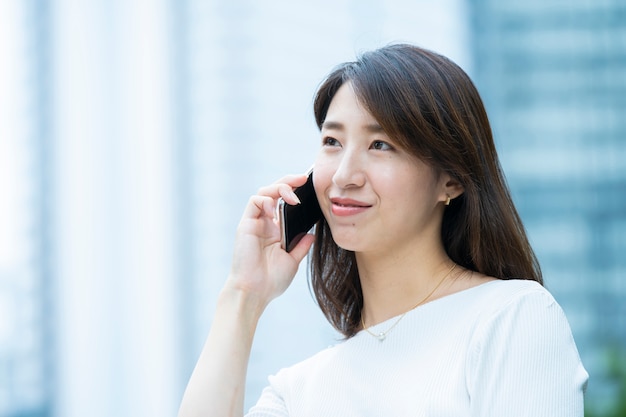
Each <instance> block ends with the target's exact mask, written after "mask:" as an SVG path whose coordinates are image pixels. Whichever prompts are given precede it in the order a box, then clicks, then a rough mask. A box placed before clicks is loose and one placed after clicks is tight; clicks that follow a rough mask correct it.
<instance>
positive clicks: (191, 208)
mask: <svg viewBox="0 0 626 417" xmlns="http://www.w3.org/2000/svg"><path fill="white" fill-rule="evenodd" d="M391 42H410V43H415V44H418V45H421V46H424V47H427V48H430V49H433V50H436V51H438V52H440V53H443V54H444V55H447V56H448V57H450V58H451V59H453V60H454V61H456V62H457V63H458V64H459V65H461V66H462V67H463V68H464V69H465V70H466V71H467V72H468V73H469V74H470V76H471V77H472V78H473V79H474V80H475V82H476V84H477V87H478V89H479V90H480V92H481V94H482V96H483V98H484V100H485V103H486V106H487V109H488V112H489V115H490V118H491V121H492V124H493V129H494V132H495V137H496V142H497V146H498V148H499V151H500V156H501V160H502V164H503V167H504V171H505V173H506V175H507V178H508V180H509V183H510V186H511V189H512V192H513V195H514V198H515V201H516V203H517V205H518V208H519V210H520V212H521V214H522V217H523V219H524V221H525V224H526V226H527V228H528V232H529V235H530V238H531V240H532V243H533V245H534V247H535V249H536V251H537V253H538V256H539V258H540V261H541V263H542V266H543V269H544V276H545V280H546V286H547V287H548V288H549V289H550V290H551V291H552V293H553V294H554V296H555V297H556V299H557V301H558V302H559V303H560V304H561V305H562V306H563V308H564V310H565V312H566V314H567V316H568V318H569V320H570V323H571V326H572V330H573V333H574V337H575V339H576V342H577V344H578V348H579V351H580V354H581V357H582V360H583V362H584V364H585V366H586V368H587V369H588V371H589V373H590V374H591V378H590V382H589V387H588V391H587V401H586V403H587V411H586V415H587V416H590V417H595V416H599V417H602V416H604V417H613V416H626V2H625V1H624V0H567V1H566V0H551V1H545V0H525V1H523V2H520V1H514V0H507V1H503V0H441V1H438V2H432V1H426V0H411V1H409V0H406V1H402V0H389V1H383V0H378V1H377V0H358V1H357V0H318V1H303V2H286V1H278V0H265V1H263V2H254V1H251V0H229V1H217V0H180V1H174V0H124V1H122V0H85V1H71V0H57V1H53V0H0V417H18V416H20V417H26V416H29V417H34V416H50V417H79V416H80V417H83V416H86V415H88V416H91V417H99V416H103V417H104V416H107V417H110V416H118V417H122V416H134V417H137V416H151V417H160V416H163V417H165V416H172V415H175V414H176V410H177V407H178V404H179V401H180V398H181V396H182V392H183V390H184V387H185V384H186V381H187V378H188V377H189V375H190V373H191V370H192V368H193V365H194V363H195V360H196V358H197V356H198V354H199V352H200V349H201V347H202V344H203V341H204V338H205V336H206V334H207V332H208V329H209V327H210V324H211V317H212V311H213V309H214V303H215V299H216V296H217V293H218V291H219V289H220V288H221V285H222V283H223V282H224V279H225V278H226V275H227V273H228V268H229V259H230V255H231V247H232V242H233V235H234V230H235V228H236V224H237V222H238V219H239V216H240V214H241V212H242V210H243V207H244V205H245V203H246V201H247V199H248V196H249V195H250V194H251V193H254V192H255V191H256V190H257V189H258V188H259V187H261V186H262V185H265V184H267V183H269V182H272V181H274V180H276V179H277V178H279V177H281V176H283V175H284V174H286V173H298V172H303V171H304V170H306V169H307V168H308V167H309V165H310V164H311V163H312V161H313V159H314V157H315V154H316V151H317V147H318V140H319V139H318V134H317V131H316V128H315V123H314V120H313V116H312V109H311V107H312V106H311V104H312V98H313V94H314V92H315V89H316V87H317V85H318V84H319V83H320V81H321V80H322V78H323V77H324V76H325V75H326V74H327V73H328V72H329V71H330V69H331V68H332V67H333V66H334V65H336V64H338V63H340V62H343V61H348V60H352V59H354V57H355V56H356V54H358V53H359V52H360V51H364V50H367V49H371V48H375V47H379V46H382V45H385V44H387V43H391ZM338 339H339V336H338V335H337V334H336V333H335V332H334V331H333V330H332V329H331V328H330V326H329V325H328V324H327V323H326V322H325V320H324V318H323V317H322V315H321V313H319V311H318V309H317V307H316V306H315V303H314V302H313V300H312V297H311V296H310V294H309V290H308V287H307V283H306V267H305V265H303V266H302V267H301V270H300V272H299V274H298V276H297V277H296V280H295V282H294V285H293V286H292V287H291V288H290V289H289V290H288V291H287V293H286V294H285V295H284V296H283V297H282V298H280V299H278V300H276V301H275V302H274V303H273V304H272V305H271V306H270V308H269V309H268V311H267V314H266V315H265V316H264V317H263V319H262V321H261V323H260V326H259V331H258V334H257V337H256V340H255V345H254V348H253V352H252V358H251V363H250V368H249V380H248V387H247V396H246V404H247V405H248V406H249V405H250V404H253V403H254V402H255V400H256V398H257V396H258V395H259V393H260V391H261V389H262V387H263V386H264V385H265V384H266V380H267V376H268V375H269V374H272V373H275V372H276V371H277V370H278V369H280V368H281V367H284V366H288V365H290V364H292V363H294V362H296V361H298V360H301V359H304V358H305V357H307V356H309V355H311V354H313V353H314V352H316V351H318V350H319V349H321V348H324V347H326V346H328V345H330V344H334V343H337V341H338Z"/></svg>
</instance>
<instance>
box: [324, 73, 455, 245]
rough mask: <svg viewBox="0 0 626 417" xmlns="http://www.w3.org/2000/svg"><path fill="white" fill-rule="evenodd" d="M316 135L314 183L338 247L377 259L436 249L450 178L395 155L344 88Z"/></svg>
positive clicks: (398, 153)
mask: <svg viewBox="0 0 626 417" xmlns="http://www.w3.org/2000/svg"><path fill="white" fill-rule="evenodd" d="M321 135H322V146H321V149H320V152H319V155H318V157H317V160H316V162H315V169H314V173H313V176H314V177H313V182H314V184H315V192H316V194H317V197H318V200H319V202H320V206H321V208H322V211H323V213H324V216H325V218H326V220H327V221H328V224H329V226H330V230H331V232H332V235H333V239H334V240H335V242H336V243H337V245H339V246H340V247H342V248H344V249H347V250H352V251H356V252H368V251H376V252H378V253H380V254H382V253H385V252H387V251H396V250H398V249H402V248H404V249H407V248H409V249H410V248H411V247H414V246H412V245H424V244H432V243H437V242H439V243H440V242H441V237H440V229H441V217H442V213H443V201H445V199H446V191H447V189H446V183H447V182H448V180H449V176H448V175H447V174H441V175H437V174H436V172H435V170H434V169H433V168H431V167H430V166H429V165H427V164H425V163H423V162H422V161H420V160H419V159H417V158H416V157H414V156H412V155H410V154H409V153H408V152H406V151H405V150H402V149H400V148H399V147H398V146H397V145H396V143H395V142H394V140H393V138H390V137H388V136H387V134H386V133H385V132H384V131H383V130H382V129H381V127H380V125H379V124H378V122H377V121H376V120H375V119H374V118H373V117H372V115H371V114H370V113H368V112H367V111H366V110H365V109H364V107H362V106H361V104H360V103H359V102H358V99H357V97H356V95H355V93H354V91H353V89H352V85H351V84H350V83H346V84H344V85H342V86H341V88H340V89H339V90H338V91H337V93H336V94H335V96H334V98H333V99H332V101H331V103H330V107H329V109H328V113H327V115H326V119H325V121H324V123H323V125H322V129H321ZM429 242H430V243H429Z"/></svg>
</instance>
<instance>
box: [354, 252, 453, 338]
mask: <svg viewBox="0 0 626 417" xmlns="http://www.w3.org/2000/svg"><path fill="white" fill-rule="evenodd" d="M454 268H456V263H455V264H453V265H452V268H450V269H449V270H448V272H447V273H446V274H445V275H444V276H443V278H441V281H439V283H438V284H437V285H436V286H435V288H433V290H432V291H431V292H430V293H428V295H427V296H426V297H425V298H424V299H423V300H422V301H420V302H419V303H417V304H415V305H414V306H413V307H411V308H410V309H408V310H407V311H405V312H404V313H402V315H401V316H400V317H398V320H396V322H395V323H394V324H392V325H391V327H390V328H388V329H387V330H385V331H384V332H380V333H378V334H376V333H374V332H372V331H370V329H369V328H367V327H365V321H364V320H363V313H361V325H362V326H363V330H365V331H366V332H368V333H369V334H370V335H372V336H374V337H375V338H376V339H378V341H380V342H382V341H384V340H385V339H386V338H387V334H389V332H390V331H392V330H393V328H394V327H396V326H397V325H398V323H400V320H402V319H403V318H404V316H406V315H407V313H408V312H409V311H411V310H415V309H416V308H417V307H419V306H421V305H422V304H424V303H425V302H426V301H427V300H428V299H429V298H430V297H431V296H432V295H433V294H434V293H435V291H437V288H439V286H440V285H441V284H442V283H443V281H444V280H445V279H446V278H447V277H448V275H450V274H451V273H452V271H453V270H454Z"/></svg>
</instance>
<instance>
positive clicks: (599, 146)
mask: <svg viewBox="0 0 626 417" xmlns="http://www.w3.org/2000/svg"><path fill="white" fill-rule="evenodd" d="M470 3H471V6H472V7H471V9H472V28H473V30H472V33H473V42H472V44H473V50H474V79H475V81H476V83H477V86H478V88H479V90H480V91H481V94H482V95H483V98H484V100H485V103H486V106H487V108H488V112H489V115H490V118H491V121H492V125H493V129H494V134H495V137H496V142H497V146H498V148H499V150H500V156H501V159H502V164H503V167H504V170H505V173H506V174H507V177H508V180H509V183H510V186H511V189H512V191H513V194H514V199H515V201H516V203H517V205H518V208H519V209H520V211H521V215H522V217H523V219H524V221H525V224H526V226H527V229H528V232H529V235H530V238H531V240H532V243H533V245H534V247H535V249H536V251H537V254H538V257H539V260H540V262H541V264H542V266H543V271H544V278H545V281H546V286H547V287H548V288H549V289H550V290H551V291H552V292H553V294H554V295H555V297H556V298H557V300H558V301H559V303H560V304H561V305H562V306H563V308H564V310H565V312H566V314H567V316H568V318H569V320H570V323H571V325H572V328H573V333H574V336H575V339H576V342H577V344H578V347H579V351H580V353H581V356H582V359H583V362H584V363H585V365H586V367H587V369H588V370H589V371H590V373H591V379H590V383H589V388H588V397H587V398H588V400H589V401H591V402H594V401H595V402H600V403H606V401H607V400H610V399H611V396H612V395H614V394H613V392H612V390H613V388H612V387H611V384H609V383H608V381H607V380H606V379H605V377H604V375H603V373H604V372H603V369H605V368H606V363H605V360H606V349H607V347H610V346H615V345H620V346H621V347H622V349H624V350H623V352H626V279H625V278H626V3H624V2H623V1H620V0H603V1H587V0H574V1H556V2H545V1H540V0H526V1H524V2H514V1H499V0H472V1H471V2H470ZM625 354H626V353H625ZM613 399H614V398H613Z"/></svg>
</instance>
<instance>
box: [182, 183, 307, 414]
mask: <svg viewBox="0 0 626 417" xmlns="http://www.w3.org/2000/svg"><path fill="white" fill-rule="evenodd" d="M305 181H306V176H301V175H300V176H294V177H286V178H284V179H283V180H281V181H279V182H278V183H276V184H274V185H271V186H268V187H264V188H262V189H261V190H259V192H258V194H257V195H255V196H253V197H251V198H250V201H249V202H248V205H247V207H246V209H245V211H244V214H243V216H242V219H241V222H240V223H239V226H238V228H237V236H236V239H235V250H234V254H233V261H232V267H231V272H230V275H229V277H228V279H227V281H226V285H225V286H224V289H223V290H222V292H221V293H220V296H219V299H218V302H217V309H216V311H215V315H214V319H213V325H212V327H211V331H210V332H209V336H208V338H207V341H206V343H205V345H204V348H203V349H202V353H201V354H200V358H199V360H198V362H197V364H196V367H195V369H194V371H193V374H192V376H191V379H190V380H189V383H188V385H187V389H186V390H185V395H184V397H183V401H182V403H181V406H180V410H179V414H178V415H179V417H200V416H211V417H213V416H220V417H222V416H224V417H235V416H236V417H239V416H242V415H243V400H244V387H245V382H246V371H247V367H248V359H249V357H250V350H251V348H252V341H253V338H254V333H255V331H256V326H257V323H258V320H259V318H260V317H261V315H262V313H263V311H264V310H265V307H267V305H268V304H269V302H270V301H271V300H272V299H274V298H276V297H277V296H279V295H280V294H282V293H283V292H284V291H285V290H286V289H287V287H288V286H289V284H290V283H291V281H292V280H293V277H294V275H295V273H296V271H297V270H298V265H299V263H300V261H301V260H302V259H303V258H304V256H305V255H306V253H307V251H308V249H309V248H310V247H311V244H312V242H313V238H312V236H307V237H305V238H304V239H302V241H300V243H299V244H298V246H297V247H296V248H295V249H294V250H293V251H292V252H290V253H287V252H285V251H284V250H282V249H281V248H280V230H279V227H278V225H277V224H276V222H275V220H274V210H275V207H276V201H277V199H278V197H279V196H282V197H283V198H284V199H285V201H287V202H288V203H292V204H295V203H297V199H296V197H295V195H294V194H293V192H292V191H291V187H295V186H298V185H301V184H303V183H304V182H305Z"/></svg>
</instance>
